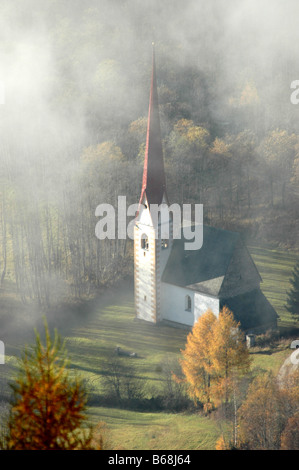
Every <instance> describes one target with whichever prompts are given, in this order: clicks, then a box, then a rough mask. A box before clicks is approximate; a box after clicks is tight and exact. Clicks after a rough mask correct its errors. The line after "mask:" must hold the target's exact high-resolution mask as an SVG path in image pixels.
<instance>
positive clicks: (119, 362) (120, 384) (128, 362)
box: [102, 354, 144, 404]
mask: <svg viewBox="0 0 299 470" xmlns="http://www.w3.org/2000/svg"><path fill="white" fill-rule="evenodd" d="M102 369H103V375H102V384H103V388H104V390H105V392H106V394H107V396H108V397H109V398H112V399H114V400H116V402H117V403H118V404H123V403H125V402H130V401H132V400H140V399H141V398H143V396H144V382H143V380H142V379H140V378H138V376H137V374H136V368H135V366H134V364H133V363H132V359H131V358H127V357H126V358H124V357H123V358H120V357H118V356H117V355H115V354H114V355H112V356H109V357H108V358H107V359H106V361H105V362H103V364H102Z"/></svg>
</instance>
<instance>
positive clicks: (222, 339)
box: [181, 307, 250, 410]
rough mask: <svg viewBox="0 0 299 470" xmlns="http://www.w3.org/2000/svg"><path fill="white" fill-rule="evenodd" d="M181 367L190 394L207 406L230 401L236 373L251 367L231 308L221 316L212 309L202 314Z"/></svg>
mask: <svg viewBox="0 0 299 470" xmlns="http://www.w3.org/2000/svg"><path fill="white" fill-rule="evenodd" d="M181 367H182V372H183V374H184V376H185V382H186V385H187V392H188V394H189V396H190V397H192V398H194V399H198V400H200V401H201V402H202V403H203V405H204V409H205V410H209V409H211V408H212V407H213V406H214V405H215V404H217V402H219V401H220V402H221V401H222V400H223V399H224V400H225V402H227V401H228V399H229V397H230V394H231V392H235V389H236V379H237V377H239V376H241V375H243V374H244V373H246V372H247V371H248V370H249V368H250V359H249V351H248V349H247V348H246V345H245V342H244V340H243V335H242V333H241V331H240V330H239V324H238V323H237V322H236V321H235V320H234V317H233V314H232V312H231V311H230V310H229V309H228V308H226V307H224V308H223V309H222V310H221V312H220V313H219V317H218V318H217V317H216V316H215V315H214V314H213V312H212V311H210V310H207V311H206V312H205V313H204V314H203V315H201V316H200V317H199V319H198V321H197V322H196V323H195V324H194V326H193V328H192V331H191V333H189V335H188V337H187V343H186V347H185V350H183V351H182V359H181Z"/></svg>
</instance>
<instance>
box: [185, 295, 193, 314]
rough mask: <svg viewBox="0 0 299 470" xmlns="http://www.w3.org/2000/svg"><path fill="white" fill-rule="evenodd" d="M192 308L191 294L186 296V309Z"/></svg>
mask: <svg viewBox="0 0 299 470" xmlns="http://www.w3.org/2000/svg"><path fill="white" fill-rule="evenodd" d="M191 308H192V302H191V297H190V295H186V297H185V310H186V311H187V312H191Z"/></svg>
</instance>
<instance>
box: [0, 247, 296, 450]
mask: <svg viewBox="0 0 299 470" xmlns="http://www.w3.org/2000/svg"><path fill="white" fill-rule="evenodd" d="M250 251H251V253H252V255H253V257H254V260H255V262H256V264H257V267H258V269H259V271H260V273H261V275H262V278H263V284H262V289H263V291H264V293H265V295H266V296H267V297H268V299H269V300H270V302H271V303H272V304H273V306H274V307H275V308H276V309H277V312H278V314H279V315H280V317H281V320H280V322H279V325H280V326H281V327H282V329H285V328H289V327H292V326H298V325H296V324H295V323H294V321H293V320H292V318H291V317H290V315H289V314H288V313H287V312H286V311H285V309H284V303H285V298H286V290H287V288H288V280H289V277H290V275H291V272H292V268H293V266H294V263H295V256H294V255H293V254H290V253H284V252H282V251H278V250H270V249H264V248H251V249H250ZM60 313H61V312H60ZM134 316H135V314H134V296H133V285H132V282H129V281H128V282H123V283H122V284H121V286H119V287H115V288H113V289H110V290H109V292H106V293H105V294H104V295H102V296H101V297H100V298H99V299H94V300H92V301H90V302H85V303H84V304H80V305H77V306H76V308H73V309H70V308H68V309H65V311H64V312H63V313H61V315H60V318H59V317H57V316H56V317H55V321H54V320H53V318H52V317H51V320H52V323H53V324H56V326H58V328H59V331H60V333H61V334H62V335H63V336H64V337H65V338H66V343H67V350H68V352H69V357H70V359H71V364H70V367H71V369H72V371H73V372H74V373H79V374H80V376H82V377H83V378H84V380H85V382H86V385H87V387H88V389H89V391H90V392H91V393H92V394H93V396H97V395H98V396H99V395H100V393H101V390H102V382H101V376H102V373H103V369H102V365H103V359H104V358H105V357H106V356H107V355H109V354H111V353H112V352H113V350H114V348H115V347H116V346H121V347H122V348H124V349H126V350H130V351H134V352H136V353H137V356H138V357H137V358H135V359H129V360H130V361H134V365H135V366H136V370H137V374H138V376H139V377H141V378H142V379H143V380H144V381H145V382H146V389H147V391H148V394H149V396H150V395H151V393H152V392H155V393H156V392H158V391H159V389H160V388H161V386H162V384H163V380H164V376H163V372H162V367H161V364H162V363H163V361H164V360H165V358H166V357H168V356H172V355H174V356H178V355H179V354H180V349H181V348H183V347H184V345H185V342H186V336H187V334H188V331H187V330H184V329H175V328H170V327H168V326H164V325H162V326H156V325H151V324H147V323H144V322H141V321H137V320H135V319H134ZM65 317H66V318H67V321H65V320H64V318H65ZM37 323H38V324H39V329H40V326H41V324H40V322H37ZM30 337H32V335H29V336H28V338H27V339H26V341H27V342H28V339H30ZM22 347H23V342H22V335H20V336H19V339H18V341H17V342H16V341H15V342H14V344H13V343H11V344H8V345H7V364H6V365H5V366H3V369H1V371H2V378H3V377H4V376H6V377H10V376H11V374H12V373H13V371H14V367H15V363H16V360H15V355H18V354H19V351H20V350H21V349H22ZM251 354H252V357H253V360H254V362H253V366H254V367H259V368H260V369H262V370H267V369H272V370H274V371H275V372H276V371H278V369H279V367H280V365H281V364H282V363H283V361H284V359H285V358H286V357H287V356H288V355H289V349H288V341H285V342H281V343H280V344H279V345H277V346H275V347H272V348H269V347H268V348H265V349H263V350H261V349H259V350H256V349H253V350H252V352H251ZM95 405H96V406H91V407H90V409H89V414H90V418H91V419H92V421H94V422H97V421H105V422H106V423H107V425H108V428H109V434H110V436H109V438H110V441H111V443H112V445H113V446H114V447H118V448H126V449H176V448H180V449H196V448H200V449H213V448H214V446H215V442H216V440H217V438H218V436H219V435H220V429H219V428H218V426H217V423H216V422H215V421H214V420H212V419H208V418H205V417H202V416H200V415H197V414H188V413H185V414H183V413H179V414H171V413H147V412H143V413H140V412H136V411H128V410H121V409H115V408H107V407H103V406H99V403H95ZM178 436H180V440H179V441H178Z"/></svg>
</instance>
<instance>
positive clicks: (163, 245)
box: [161, 239, 169, 250]
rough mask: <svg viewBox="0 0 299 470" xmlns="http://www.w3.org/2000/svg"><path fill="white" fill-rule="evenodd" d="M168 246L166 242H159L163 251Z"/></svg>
mask: <svg viewBox="0 0 299 470" xmlns="http://www.w3.org/2000/svg"><path fill="white" fill-rule="evenodd" d="M168 244H169V241H168V240H165V239H164V240H162V241H161V247H162V250H165V249H166V248H168Z"/></svg>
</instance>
